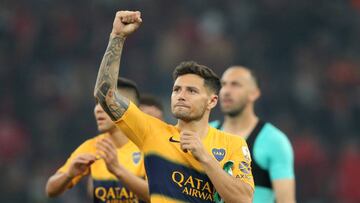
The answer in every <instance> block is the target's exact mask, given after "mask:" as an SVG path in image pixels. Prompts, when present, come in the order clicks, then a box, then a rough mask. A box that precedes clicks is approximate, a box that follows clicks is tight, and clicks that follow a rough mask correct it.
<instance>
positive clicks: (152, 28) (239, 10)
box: [0, 0, 360, 203]
mask: <svg viewBox="0 0 360 203" xmlns="http://www.w3.org/2000/svg"><path fill="white" fill-rule="evenodd" d="M119 9H126V10H140V11H142V16H143V20H144V22H143V25H142V27H141V28H140V29H139V31H138V32H136V33H135V34H134V35H133V36H130V37H129V39H128V40H127V42H126V44H125V48H124V51H123V58H122V61H121V64H122V65H121V67H122V69H121V70H120V74H121V75H122V76H125V77H128V78H130V79H133V80H135V81H136V82H137V83H138V85H139V88H140V90H141V92H146V93H152V94H154V95H156V96H157V97H159V98H161V100H162V101H163V102H164V104H165V106H169V97H170V92H171V85H172V78H171V73H172V70H173V68H174V67H175V66H176V65H177V64H178V63H179V62H181V61H183V60H195V61H198V62H199V63H201V64H205V65H207V66H209V67H211V68H213V69H214V70H215V72H217V73H218V74H219V75H221V74H222V72H223V71H224V70H225V69H226V68H227V67H228V66H230V65H232V64H241V65H245V66H247V67H249V68H251V69H253V70H255V71H256V72H257V74H258V76H259V81H260V86H261V89H262V97H261V99H260V101H259V102H258V104H257V112H258V114H259V115H260V116H261V117H262V118H264V119H265V120H268V121H270V122H273V123H274V124H275V125H277V126H278V127H279V128H280V129H282V130H283V131H284V132H285V133H286V134H287V135H288V136H289V138H290V140H291V142H292V144H293V146H294V151H295V169H296V181H297V200H298V202H305V203H307V202H309V203H310V202H311V203H317V202H319V203H322V202H341V203H353V202H354V203H355V202H360V181H359V180H360V177H359V176H360V175H359V170H360V153H359V151H360V150H359V135H360V37H359V36H360V0H331V1H326V0H317V1H310V0H305V1H296V0H258V1H251V0H222V1H217V0H172V1H166V0H153V1H150V0H123V1H115V0H90V1H85V0H78V1H70V0H62V1H48V0H18V1H11V0H3V1H1V3H0V92H1V99H0V174H1V175H0V177H1V180H2V181H1V182H0V201H1V202H14V203H16V202H34V203H37V202H39V203H40V202H59V203H62V202H89V197H87V195H86V190H85V189H84V188H83V187H81V186H77V187H76V188H75V189H74V190H72V191H69V192H67V193H65V195H64V196H62V197H61V198H58V199H54V200H50V199H48V198H46V197H45V193H44V187H45V182H46V180H47V178H48V177H49V176H50V175H51V174H52V173H54V172H55V170H56V168H58V167H59V166H60V165H62V164H63V163H64V162H65V160H66V158H67V157H68V156H69V155H70V153H71V152H72V151H73V150H74V149H75V147H76V146H78V145H79V144H80V143H81V142H82V141H84V140H85V139H88V138H90V137H92V136H95V135H96V133H97V131H96V125H95V121H94V119H93V107H94V99H93V87H94V85H95V79H96V75H97V70H98V67H99V64H100V61H101V59H102V56H103V53H104V51H105V49H106V45H107V41H108V36H109V33H110V31H111V26H112V21H113V17H114V14H115V11H117V10H119ZM169 111H170V109H169V108H167V109H166V114H167V120H168V121H169V122H173V121H174V120H173V119H172V118H171V115H170V114H169ZM220 118H221V113H220V111H219V109H217V110H215V112H214V113H213V114H212V119H220Z"/></svg>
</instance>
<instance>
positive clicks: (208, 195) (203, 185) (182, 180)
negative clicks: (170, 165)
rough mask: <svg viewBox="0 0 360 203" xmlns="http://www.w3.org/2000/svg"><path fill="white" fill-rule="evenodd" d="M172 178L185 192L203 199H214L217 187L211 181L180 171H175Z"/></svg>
mask: <svg viewBox="0 0 360 203" xmlns="http://www.w3.org/2000/svg"><path fill="white" fill-rule="evenodd" d="M171 179H172V181H173V182H174V183H175V184H176V185H177V186H178V187H179V188H180V189H181V192H182V193H183V194H185V195H188V196H191V197H196V198H199V199H202V200H208V201H211V202H213V201H214V199H213V195H214V193H215V189H214V187H213V185H212V184H211V183H210V182H209V181H205V180H203V179H200V178H199V177H194V176H192V175H186V174H184V173H182V172H180V171H173V173H172V175H171Z"/></svg>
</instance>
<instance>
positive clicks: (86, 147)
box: [78, 133, 106, 151]
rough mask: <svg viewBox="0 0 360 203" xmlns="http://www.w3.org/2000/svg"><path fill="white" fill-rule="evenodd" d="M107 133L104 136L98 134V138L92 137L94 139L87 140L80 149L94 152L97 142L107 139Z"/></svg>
mask: <svg viewBox="0 0 360 203" xmlns="http://www.w3.org/2000/svg"><path fill="white" fill-rule="evenodd" d="M105 135H106V133H103V134H98V135H97V136H95V137H92V138H89V139H87V140H85V141H84V142H83V143H82V144H81V145H80V146H79V147H78V149H83V150H90V151H93V150H94V148H95V144H96V141H97V140H99V139H101V138H103V137H105Z"/></svg>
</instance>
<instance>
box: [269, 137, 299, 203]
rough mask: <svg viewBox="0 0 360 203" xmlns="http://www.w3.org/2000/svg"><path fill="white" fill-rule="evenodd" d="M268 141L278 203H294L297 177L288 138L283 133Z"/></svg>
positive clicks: (272, 179)
mask: <svg viewBox="0 0 360 203" xmlns="http://www.w3.org/2000/svg"><path fill="white" fill-rule="evenodd" d="M269 137H271V139H269V140H267V143H269V144H270V145H271V146H276V148H272V149H269V150H271V151H268V156H269V173H270V178H271V182H272V186H273V189H274V193H275V199H276V202H277V203H284V202H285V203H288V202H289V203H294V202H296V198H295V175H294V153H293V150H292V146H291V143H290V141H289V140H288V138H287V137H286V135H285V134H283V133H277V134H273V135H272V136H269Z"/></svg>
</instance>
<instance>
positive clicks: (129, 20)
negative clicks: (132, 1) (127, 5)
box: [111, 11, 142, 37]
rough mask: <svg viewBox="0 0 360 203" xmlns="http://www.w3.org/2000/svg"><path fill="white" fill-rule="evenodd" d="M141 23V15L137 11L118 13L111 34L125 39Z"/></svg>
mask: <svg viewBox="0 0 360 203" xmlns="http://www.w3.org/2000/svg"><path fill="white" fill-rule="evenodd" d="M141 22H142V19H141V13H140V12H139V11H118V12H117V13H116V16H115V19H114V23H113V29H112V32H111V33H112V34H115V35H120V36H122V37H127V36H128V35H130V34H131V33H133V32H134V31H135V30H136V29H137V28H138V27H139V26H140V24H141Z"/></svg>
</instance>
